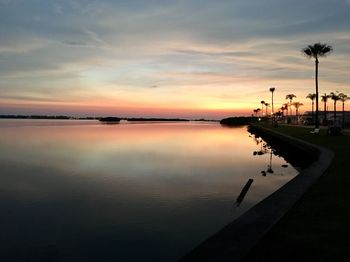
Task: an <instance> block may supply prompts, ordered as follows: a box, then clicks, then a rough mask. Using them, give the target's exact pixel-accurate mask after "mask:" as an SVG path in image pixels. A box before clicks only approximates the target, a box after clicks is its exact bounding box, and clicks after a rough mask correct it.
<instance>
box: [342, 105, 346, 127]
mask: <svg viewBox="0 0 350 262" xmlns="http://www.w3.org/2000/svg"><path fill="white" fill-rule="evenodd" d="M342 126H343V129H344V127H345V111H344V101H343V123H342Z"/></svg>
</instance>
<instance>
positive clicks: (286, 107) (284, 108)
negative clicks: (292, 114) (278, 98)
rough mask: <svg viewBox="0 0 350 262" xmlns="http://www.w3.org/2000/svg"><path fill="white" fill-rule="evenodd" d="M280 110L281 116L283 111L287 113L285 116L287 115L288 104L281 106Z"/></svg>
mask: <svg viewBox="0 0 350 262" xmlns="http://www.w3.org/2000/svg"><path fill="white" fill-rule="evenodd" d="M281 110H282V112H283V115H284V111H287V114H288V103H286V104H283V105H282V107H281Z"/></svg>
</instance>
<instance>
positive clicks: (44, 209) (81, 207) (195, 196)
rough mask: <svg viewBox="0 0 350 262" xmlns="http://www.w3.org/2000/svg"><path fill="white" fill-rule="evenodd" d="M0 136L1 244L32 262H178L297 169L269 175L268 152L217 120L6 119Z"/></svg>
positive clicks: (276, 164) (276, 163)
mask: <svg viewBox="0 0 350 262" xmlns="http://www.w3.org/2000/svg"><path fill="white" fill-rule="evenodd" d="M50 123H51V124H50ZM0 131H1V137H0V146H1V151H0V164H1V169H2V171H1V179H2V183H1V185H0V198H1V201H0V207H1V208H2V209H3V210H7V211H8V212H5V213H4V215H3V216H2V217H1V218H0V219H1V220H0V221H1V224H0V227H1V228H0V229H1V231H2V232H4V234H3V237H2V239H1V242H2V243H1V244H2V246H4V247H5V250H11V248H14V247H16V249H19V250H21V251H22V254H24V255H25V254H27V253H28V254H29V255H28V256H35V255H36V254H42V253H43V252H44V253H45V252H48V251H47V246H50V250H51V249H53V250H54V251H50V252H54V253H55V254H57V258H58V260H59V261H76V260H77V259H80V260H81V259H84V261H96V259H97V258H98V261H111V260H113V259H112V258H114V259H118V261H135V260H137V259H140V258H143V260H144V261H147V260H148V261H174V260H176V258H178V257H179V256H181V255H184V254H185V253H186V252H187V251H188V250H189V249H191V248H193V247H194V246H196V245H197V244H199V243H200V242H201V241H203V240H204V239H205V238H207V237H209V236H210V235H212V234H213V233H215V232H216V231H217V230H219V229H220V228H222V227H223V226H224V225H226V224H227V223H228V222H230V221H232V220H233V219H234V218H235V217H237V216H238V215H240V214H242V213H243V212H244V211H246V210H247V209H248V208H250V207H251V206H253V205H254V204H256V203H257V202H258V201H260V200H262V199H263V198H264V197H266V196H268V195H269V194H271V193H272V192H273V191H275V190H276V189H277V188H279V187H280V186H282V185H283V184H285V183H286V182H287V181H289V180H290V179H291V178H293V177H294V176H295V175H296V174H297V173H298V172H297V171H296V170H295V169H294V168H293V167H291V166H290V165H289V166H288V167H287V168H284V167H282V165H284V164H286V162H285V160H284V159H282V158H280V157H277V156H274V155H273V156H272V166H273V168H274V173H273V174H268V175H267V176H265V177H264V176H262V175H261V170H266V168H267V167H268V165H269V163H270V162H269V161H270V154H264V155H260V156H254V155H253V152H254V151H256V150H259V148H260V146H261V145H257V144H256V141H255V140H254V139H253V137H249V133H248V132H247V131H246V128H245V127H239V128H224V127H221V126H220V125H219V124H217V123H209V122H184V123H152V124H149V123H137V124H127V123H121V124H116V125H102V124H100V123H98V122H96V121H83V122H79V121H73V120H70V121H46V122H45V121H35V120H30V121H29V120H26V121H21V120H16V121H14V120H12V121H9V120H2V121H0ZM248 179H254V182H253V183H252V186H251V188H250V189H249V191H248V193H247V195H246V197H245V198H244V201H243V202H242V204H241V205H240V206H239V207H237V206H236V205H235V201H236V198H237V196H238V195H239V194H240V192H241V190H242V187H244V185H245V184H246V182H247V180H248ZM23 232H25V234H24V233H23ZM135 249H137V250H139V252H131V251H132V250H135ZM33 250H38V251H37V252H31V251H33ZM50 252H49V253H50ZM10 253H11V252H10ZM33 254H34V255H33Z"/></svg>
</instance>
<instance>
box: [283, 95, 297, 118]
mask: <svg viewBox="0 0 350 262" xmlns="http://www.w3.org/2000/svg"><path fill="white" fill-rule="evenodd" d="M295 97H297V96H296V95H294V94H288V95H286V99H287V100H288V99H289V105H288V106H291V105H292V102H293V98H295ZM288 106H287V114H288ZM290 111H291V112H290V115H292V109H290Z"/></svg>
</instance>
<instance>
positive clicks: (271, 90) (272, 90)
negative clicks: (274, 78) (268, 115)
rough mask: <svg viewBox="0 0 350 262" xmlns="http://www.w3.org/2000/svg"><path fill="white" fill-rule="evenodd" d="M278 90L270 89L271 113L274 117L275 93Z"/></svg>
mask: <svg viewBox="0 0 350 262" xmlns="http://www.w3.org/2000/svg"><path fill="white" fill-rule="evenodd" d="M275 90H276V88H274V87H271V88H270V92H271V112H272V115H273V114H274V110H273V92H275Z"/></svg>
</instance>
